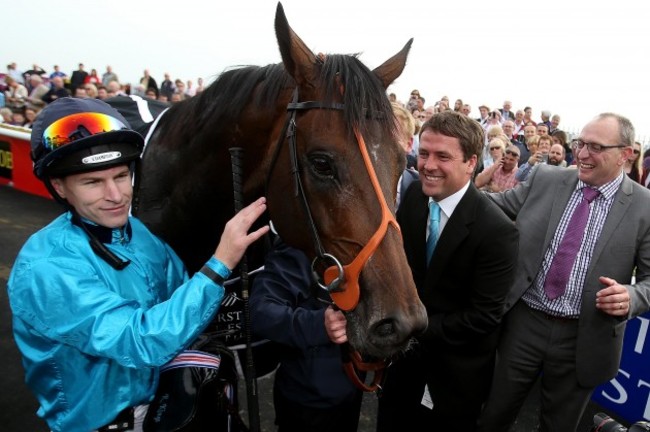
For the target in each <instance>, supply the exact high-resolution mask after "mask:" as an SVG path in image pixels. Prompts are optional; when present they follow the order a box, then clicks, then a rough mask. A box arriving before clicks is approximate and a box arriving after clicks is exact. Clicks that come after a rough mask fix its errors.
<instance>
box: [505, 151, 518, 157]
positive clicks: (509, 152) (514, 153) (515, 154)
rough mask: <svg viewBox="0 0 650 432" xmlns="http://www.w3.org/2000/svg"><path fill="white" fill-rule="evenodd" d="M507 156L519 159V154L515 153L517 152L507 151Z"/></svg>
mask: <svg viewBox="0 0 650 432" xmlns="http://www.w3.org/2000/svg"><path fill="white" fill-rule="evenodd" d="M506 154H507V155H513V156H516V157H519V153H517V152H515V151H512V150H506Z"/></svg>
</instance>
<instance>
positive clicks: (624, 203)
mask: <svg viewBox="0 0 650 432" xmlns="http://www.w3.org/2000/svg"><path fill="white" fill-rule="evenodd" d="M632 190H633V188H632V180H630V179H629V178H628V176H627V175H625V176H624V177H623V183H621V187H619V189H618V191H616V195H614V202H613V203H612V208H610V209H609V214H608V215H607V219H605V225H603V230H602V232H601V233H600V237H599V238H598V241H596V246H595V248H594V252H593V255H592V256H591V262H590V264H589V266H590V267H591V266H593V265H594V263H596V262H597V261H598V258H599V257H600V254H601V253H603V250H604V249H605V245H606V244H607V243H608V241H609V239H610V238H611V237H612V235H613V234H614V231H616V229H617V228H618V227H619V226H621V224H622V223H623V218H624V217H625V214H626V213H627V211H628V209H629V208H630V205H631V204H632V199H633V195H632Z"/></svg>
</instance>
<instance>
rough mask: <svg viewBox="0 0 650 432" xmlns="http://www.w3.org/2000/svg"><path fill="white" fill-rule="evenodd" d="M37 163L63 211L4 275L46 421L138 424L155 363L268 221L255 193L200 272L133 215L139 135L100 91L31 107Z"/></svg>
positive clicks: (174, 348) (188, 329) (173, 351)
mask: <svg viewBox="0 0 650 432" xmlns="http://www.w3.org/2000/svg"><path fill="white" fill-rule="evenodd" d="M31 146H32V158H33V160H34V173H35V174H36V176H37V177H38V178H39V179H40V180H42V181H43V182H44V183H45V186H46V187H47V189H48V190H49V191H50V193H51V194H52V196H53V197H54V198H55V199H56V200H57V201H58V202H60V203H62V204H63V205H64V207H65V210H66V211H65V212H64V213H63V214H62V215H60V216H59V217H57V218H56V219H55V220H54V221H52V222H51V223H50V224H49V225H47V226H46V227H44V228H43V229H41V230H40V231H38V232H37V233H35V234H34V235H33V236H32V237H31V238H30V239H29V240H28V241H27V242H26V243H25V245H24V246H23V247H22V249H21V251H20V253H19V254H18V257H17V258H16V262H15V264H14V266H13V269H12V272H11V274H10V277H9V281H8V284H7V285H8V294H9V303H10V306H11V309H12V312H13V335H14V338H15V340H16V344H17V345H18V348H19V349H20V352H21V354H22V357H23V366H24V368H25V374H26V382H27V384H28V386H29V387H30V388H31V390H32V391H33V392H34V394H35V396H36V397H37V399H38V402H39V404H40V408H39V410H38V413H37V414H38V415H39V416H40V417H42V418H43V419H44V420H45V421H46V422H47V424H48V426H49V428H50V429H51V430H52V431H66V432H75V431H84V432H87V431H90V430H102V429H104V430H108V429H110V430H134V431H138V430H142V429H141V422H142V420H143V418H144V415H145V413H146V410H147V404H148V403H149V402H150V401H151V400H152V398H153V396H154V393H155V391H156V388H157V386H158V382H159V370H160V367H161V366H163V365H164V364H166V363H168V362H169V361H170V360H172V359H174V357H176V356H177V355H178V354H179V353H180V352H181V351H183V350H184V348H186V347H188V346H189V345H190V344H191V343H192V342H193V341H194V340H195V339H196V337H197V336H198V335H199V334H200V333H201V332H202V331H203V329H204V328H205V327H206V326H207V325H208V324H209V323H210V321H211V320H212V318H213V317H214V315H215V313H216V311H217V309H218V308H219V305H220V303H221V300H222V298H223V296H224V288H223V281H224V280H225V279H226V278H227V277H228V276H229V275H230V273H231V269H232V268H234V267H235V266H236V265H237V263H238V262H239V260H240V259H241V257H242V255H243V253H244V251H245V250H246V248H247V247H248V246H249V245H250V244H251V243H253V242H254V241H255V240H257V239H258V238H260V237H261V236H262V235H264V234H265V233H266V232H267V230H268V227H262V228H260V229H259V230H257V231H254V232H252V233H250V234H249V233H248V230H249V229H250V227H251V225H252V224H253V222H255V220H256V219H257V218H258V217H259V216H260V215H261V214H262V213H263V212H264V211H265V209H266V203H265V199H264V198H260V199H258V200H257V201H255V202H254V203H253V204H251V205H250V206H248V207H246V208H244V209H243V210H242V211H240V212H239V213H237V215H236V216H235V217H234V218H233V219H232V220H231V221H230V222H229V223H228V224H227V225H226V228H225V230H224V232H223V234H222V236H221V242H220V243H219V245H218V246H217V248H216V250H215V252H214V254H213V255H212V256H211V257H210V258H209V259H208V260H207V262H206V263H205V266H204V267H203V268H202V269H201V271H199V272H197V273H196V274H195V275H194V276H193V277H192V278H189V277H188V274H187V271H186V269H185V266H184V265H183V263H182V262H181V260H180V259H179V258H178V256H177V255H176V254H175V253H174V251H173V250H172V249H171V248H170V247H169V246H168V245H167V244H166V243H165V242H164V241H163V240H161V239H160V238H158V237H156V236H155V235H154V234H153V233H151V232H150V231H149V230H148V229H147V227H145V226H144V224H142V222H140V221H139V220H138V219H137V218H135V217H132V216H130V215H129V210H130V205H131V200H132V197H133V186H132V181H131V177H132V176H131V174H132V166H133V163H134V162H135V161H137V160H138V158H139V156H140V151H141V149H142V146H143V139H142V136H141V135H140V134H138V133H137V132H134V131H133V130H131V128H130V127H129V125H128V123H127V121H126V120H125V119H124V117H123V116H122V115H120V114H119V113H118V112H117V111H116V110H115V109H113V108H111V107H110V106H109V105H107V104H106V103H104V102H102V101H100V100H96V99H73V98H61V99H58V100H56V101H55V102H53V103H51V104H50V105H48V106H47V107H46V108H45V109H43V111H42V112H41V114H40V115H39V116H38V118H37V120H36V122H35V124H34V126H33V130H32V137H31Z"/></svg>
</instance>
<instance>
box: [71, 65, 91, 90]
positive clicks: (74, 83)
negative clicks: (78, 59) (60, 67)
mask: <svg viewBox="0 0 650 432" xmlns="http://www.w3.org/2000/svg"><path fill="white" fill-rule="evenodd" d="M87 76H88V72H86V71H85V70H84V65H83V63H79V69H77V70H76V71H73V72H72V76H71V77H70V93H71V94H73V95H74V92H75V90H77V87H81V86H82V85H83V84H84V82H85V81H86V77H87Z"/></svg>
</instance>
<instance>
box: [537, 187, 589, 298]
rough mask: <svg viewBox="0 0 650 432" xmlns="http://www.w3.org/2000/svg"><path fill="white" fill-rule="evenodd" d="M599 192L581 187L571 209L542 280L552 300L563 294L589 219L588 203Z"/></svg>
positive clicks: (547, 294)
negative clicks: (558, 244)
mask: <svg viewBox="0 0 650 432" xmlns="http://www.w3.org/2000/svg"><path fill="white" fill-rule="evenodd" d="M598 194H600V192H598V191H597V190H596V189H592V188H589V187H585V188H582V200H581V201H580V203H579V204H578V206H577V207H576V208H575V210H574V211H573V215H572V216H571V220H570V221H569V224H568V225H567V228H566V231H565V232H564V237H562V241H561V242H560V246H558V248H557V251H556V252H555V256H554V257H553V261H552V262H551V267H550V268H549V269H548V273H546V280H545V281H544V292H545V293H546V296H547V297H548V298H549V299H551V300H554V299H556V298H558V297H560V296H561V295H563V294H564V291H565V290H566V285H567V282H569V276H570V275H571V269H572V268H573V263H574V262H575V260H576V257H577V256H578V252H579V251H580V245H581V244H582V237H583V236H584V233H585V228H586V227H587V220H589V204H590V203H591V202H592V201H593V200H594V199H595V198H596V197H597V196H598Z"/></svg>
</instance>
